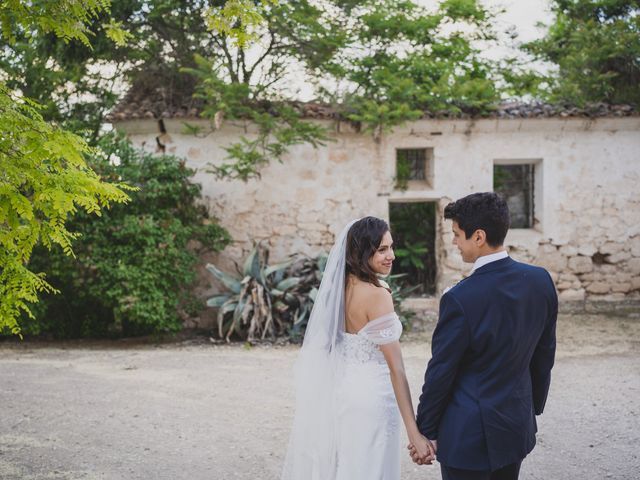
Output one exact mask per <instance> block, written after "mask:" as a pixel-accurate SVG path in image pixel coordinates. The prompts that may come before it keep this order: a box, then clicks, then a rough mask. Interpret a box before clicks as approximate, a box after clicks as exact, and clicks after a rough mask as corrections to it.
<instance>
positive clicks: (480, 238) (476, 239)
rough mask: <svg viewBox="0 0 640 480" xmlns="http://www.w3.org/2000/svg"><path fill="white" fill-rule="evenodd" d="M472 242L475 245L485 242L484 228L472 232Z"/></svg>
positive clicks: (485, 233) (478, 245)
mask: <svg viewBox="0 0 640 480" xmlns="http://www.w3.org/2000/svg"><path fill="white" fill-rule="evenodd" d="M472 238H473V243H475V244H476V246H477V247H482V246H483V245H484V244H485V243H487V232H485V231H484V230H481V229H478V230H476V231H475V232H473V237H472Z"/></svg>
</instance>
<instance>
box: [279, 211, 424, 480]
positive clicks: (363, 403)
mask: <svg viewBox="0 0 640 480" xmlns="http://www.w3.org/2000/svg"><path fill="white" fill-rule="evenodd" d="M393 260H394V254H393V241H392V238H391V233H390V231H389V226H388V225H387V223H386V222H385V221H384V220H381V219H379V218H375V217H365V218H362V219H360V220H356V221H353V222H351V223H350V224H349V225H347V226H346V227H345V229H344V230H343V231H342V233H340V235H339V236H338V238H337V240H336V243H335V245H334V246H333V248H332V249H331V252H330V254H329V258H328V260H327V265H326V268H325V271H324V275H323V278H322V282H321V284H320V289H319V291H318V294H317V296H316V300H315V303H314V307H313V311H312V313H311V317H310V319H309V324H308V326H307V330H306V333H305V337H304V342H303V345H302V349H301V350H300V354H299V357H298V360H297V362H296V366H295V386H296V411H295V416H294V421H293V427H292V432H291V438H290V440H289V447H288V450H287V455H286V458H285V463H284V468H283V472H282V480H359V479H360V480H399V478H400V418H402V421H403V423H404V426H405V428H406V431H407V436H408V438H409V442H410V445H411V446H413V447H414V448H415V449H416V451H417V452H418V455H419V456H420V457H421V459H422V460H423V462H424V463H430V462H431V460H433V458H434V456H435V455H434V450H433V446H432V445H431V444H430V442H429V440H427V439H426V438H425V437H424V436H422V435H421V434H420V432H419V431H418V427H417V425H416V421H415V415H414V411H413V405H412V403H411V393H410V391H409V385H408V382H407V378H406V375H405V372H404V365H403V362H402V353H401V351H400V343H399V342H398V339H399V338H400V334H401V333H402V325H401V324H400V321H399V320H398V316H397V315H396V314H395V312H394V311H393V302H392V298H391V293H390V291H389V289H388V287H387V286H386V284H384V282H382V281H381V280H379V278H378V277H379V276H384V275H388V274H389V273H390V271H391V264H392V262H393Z"/></svg>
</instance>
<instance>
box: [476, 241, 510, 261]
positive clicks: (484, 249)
mask: <svg viewBox="0 0 640 480" xmlns="http://www.w3.org/2000/svg"><path fill="white" fill-rule="evenodd" d="M504 250H505V248H504V245H500V246H498V247H490V246H489V245H483V247H482V248H481V249H480V250H479V251H478V256H477V257H476V258H475V259H474V260H473V261H474V262H475V261H476V260H478V259H479V258H480V257H486V256H487V255H491V254H493V253H498V252H502V251H504Z"/></svg>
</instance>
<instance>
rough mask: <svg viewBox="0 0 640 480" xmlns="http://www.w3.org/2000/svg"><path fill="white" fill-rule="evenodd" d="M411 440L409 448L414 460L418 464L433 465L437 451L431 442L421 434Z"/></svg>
mask: <svg viewBox="0 0 640 480" xmlns="http://www.w3.org/2000/svg"><path fill="white" fill-rule="evenodd" d="M410 440H411V443H410V444H409V446H408V448H409V453H410V455H411V458H412V459H413V461H414V462H415V463H417V464H418V465H431V464H432V463H433V461H434V460H435V453H436V452H435V448H434V446H433V445H432V444H431V442H430V441H429V440H428V439H427V438H426V437H425V436H423V435H420V434H419V435H417V436H416V437H415V438H412V439H410Z"/></svg>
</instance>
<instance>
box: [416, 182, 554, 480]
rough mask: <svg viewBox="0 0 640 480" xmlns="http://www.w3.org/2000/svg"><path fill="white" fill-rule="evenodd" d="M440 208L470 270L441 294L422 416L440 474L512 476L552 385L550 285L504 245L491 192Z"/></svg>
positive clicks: (477, 479)
mask: <svg viewBox="0 0 640 480" xmlns="http://www.w3.org/2000/svg"><path fill="white" fill-rule="evenodd" d="M444 217H445V218H446V219H449V220H452V221H453V235H454V237H453V244H454V245H456V246H457V247H458V250H460V253H461V254H462V259H463V260H464V261H465V262H467V263H473V271H472V274H471V275H470V276H469V277H467V278H466V279H464V280H462V281H461V282H460V283H458V284H457V285H456V286H454V287H453V288H451V290H449V291H448V292H446V293H445V294H444V295H443V296H442V299H441V300H440V317H439V320H438V324H437V326H436V329H435V331H434V333H433V341H432V346H431V349H432V357H431V360H430V361H429V364H428V366H427V371H426V373H425V381H424V386H423V387H422V395H421V396H420V403H419V405H418V413H417V422H418V426H419V428H420V431H421V432H422V433H423V434H424V435H425V436H426V437H427V438H428V439H430V440H431V441H432V444H433V446H434V450H435V451H436V452H437V458H438V461H439V462H440V466H441V469H442V478H443V480H462V479H465V480H466V479H473V480H489V479H491V480H503V479H504V480H506V479H517V478H518V474H519V471H520V464H521V463H522V459H523V458H524V457H525V456H526V455H527V454H528V453H529V452H530V451H531V450H532V449H533V446H534V445H535V442H536V438H535V434H536V431H537V427H536V419H535V416H536V415H540V414H541V413H542V410H543V409H544V404H545V401H546V398H547V393H548V391H549V383H550V381H551V367H552V366H553V361H554V355H555V348H556V337H555V330H556V317H557V313H558V299H557V295H556V290H555V287H554V285H553V281H552V280H551V277H550V276H549V274H548V273H547V272H546V270H544V269H542V268H539V267H534V266H531V265H527V264H524V263H519V262H516V261H514V260H512V259H511V258H510V257H509V255H508V254H507V252H506V251H505V249H504V247H503V241H504V238H505V236H506V235H507V230H508V229H509V209H508V208H507V204H506V202H505V201H504V200H503V199H502V198H500V197H499V196H498V195H496V194H495V193H474V194H472V195H469V196H467V197H464V198H462V199H460V200H458V201H456V202H453V203H450V204H449V205H447V207H446V208H445V210H444ZM410 450H411V455H412V458H413V459H414V461H415V462H416V463H420V464H422V463H430V461H429V460H427V461H426V462H425V460H424V459H421V458H420V457H418V455H417V453H416V452H415V449H412V448H411V446H410Z"/></svg>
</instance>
